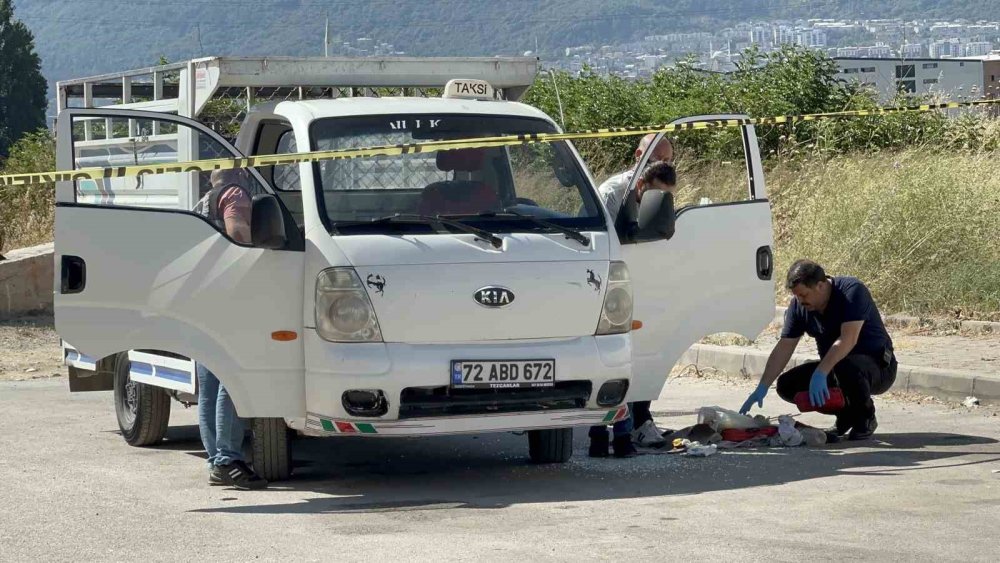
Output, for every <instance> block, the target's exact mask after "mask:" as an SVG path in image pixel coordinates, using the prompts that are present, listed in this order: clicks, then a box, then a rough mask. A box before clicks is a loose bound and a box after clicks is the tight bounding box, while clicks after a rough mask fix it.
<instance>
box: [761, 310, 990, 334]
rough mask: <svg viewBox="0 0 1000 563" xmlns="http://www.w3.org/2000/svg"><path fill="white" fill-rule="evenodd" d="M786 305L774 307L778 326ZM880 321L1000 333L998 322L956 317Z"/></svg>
mask: <svg viewBox="0 0 1000 563" xmlns="http://www.w3.org/2000/svg"><path fill="white" fill-rule="evenodd" d="M786 308H787V307H775V308H774V320H773V321H772V323H773V324H774V323H776V324H777V325H778V326H781V324H782V323H783V322H784V318H785V309H786ZM882 322H884V323H885V324H886V326H888V327H895V328H918V327H922V326H925V327H931V328H939V329H952V330H958V331H965V332H978V333H983V334H990V333H992V334H1000V323H998V322H992V321H961V320H958V319H935V318H931V317H927V318H923V317H909V316H906V315H889V316H884V315H883V316H882Z"/></svg>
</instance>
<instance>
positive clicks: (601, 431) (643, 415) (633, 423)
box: [588, 401, 653, 438]
mask: <svg viewBox="0 0 1000 563" xmlns="http://www.w3.org/2000/svg"><path fill="white" fill-rule="evenodd" d="M651 402H652V401H636V402H634V403H629V404H628V408H629V418H627V419H625V420H623V421H621V422H616V423H615V425H614V435H615V436H621V435H624V434H628V433H629V432H631V431H632V429H633V428H638V427H640V426H642V425H643V424H644V423H645V422H646V421H647V420H653V415H652V414H651V413H650V412H649V404H650V403H651ZM629 419H631V420H629ZM626 421H628V423H626ZM607 431H608V427H607V426H606V425H600V426H591V427H590V432H589V433H588V434H589V436H590V437H591V438H594V437H596V436H603V435H606V433H607Z"/></svg>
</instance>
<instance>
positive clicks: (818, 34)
mask: <svg viewBox="0 0 1000 563" xmlns="http://www.w3.org/2000/svg"><path fill="white" fill-rule="evenodd" d="M795 43H796V44H797V45H802V46H803V47H809V48H811V49H821V48H823V47H826V32H825V31H823V30H822V29H815V28H813V29H803V30H800V31H799V32H798V33H797V34H796V36H795Z"/></svg>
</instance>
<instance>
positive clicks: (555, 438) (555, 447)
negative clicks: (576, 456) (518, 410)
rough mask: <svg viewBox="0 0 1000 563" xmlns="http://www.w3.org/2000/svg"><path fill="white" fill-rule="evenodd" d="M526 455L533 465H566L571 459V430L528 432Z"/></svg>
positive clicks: (557, 429) (558, 429)
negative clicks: (529, 457)
mask: <svg viewBox="0 0 1000 563" xmlns="http://www.w3.org/2000/svg"><path fill="white" fill-rule="evenodd" d="M528 455H530V456H531V461H532V462H534V463H566V462H567V461H569V458H571V457H573V429H572V428H556V429H553V430H530V431H528Z"/></svg>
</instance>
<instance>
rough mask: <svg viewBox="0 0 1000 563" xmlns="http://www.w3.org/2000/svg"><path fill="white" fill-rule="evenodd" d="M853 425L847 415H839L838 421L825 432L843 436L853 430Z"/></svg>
mask: <svg viewBox="0 0 1000 563" xmlns="http://www.w3.org/2000/svg"><path fill="white" fill-rule="evenodd" d="M851 426H853V425H852V424H851V421H850V420H849V419H848V418H847V417H846V416H842V415H837V422H835V423H834V425H833V426H831V427H829V428H827V429H826V430H825V432H826V433H827V434H835V435H837V436H843V435H844V434H847V433H848V432H849V431H850V430H851Z"/></svg>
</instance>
